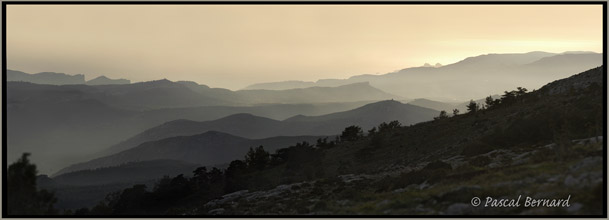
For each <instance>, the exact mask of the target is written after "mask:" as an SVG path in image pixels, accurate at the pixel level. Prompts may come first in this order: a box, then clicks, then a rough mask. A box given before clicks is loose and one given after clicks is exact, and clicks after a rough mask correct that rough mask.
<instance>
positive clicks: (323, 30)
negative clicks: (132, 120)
mask: <svg viewBox="0 0 609 220" xmlns="http://www.w3.org/2000/svg"><path fill="white" fill-rule="evenodd" d="M602 30H603V27H602V6H601V5H594V6H576V5H565V6H550V5H538V6H536V5H523V6H515V5H487V6H475V5H445V6H440V5H374V6H371V5H319V6H318V5H270V6H269V5H243V6H236V5H113V6H110V5H73V6H70V5H40V6H34V5H8V6H7V34H6V36H7V54H8V56H7V59H8V68H9V69H15V70H21V71H25V72H29V73H36V72H43V71H51V72H64V73H68V74H79V73H81V74H85V75H86V78H87V80H88V79H92V78H94V77H97V76H99V75H106V76H108V77H110V78H119V77H120V78H127V79H131V80H132V81H147V80H154V79H161V78H167V79H170V80H191V81H196V82H198V83H201V84H206V85H209V86H212V87H225V88H229V89H240V88H243V87H245V86H247V85H249V84H252V83H257V82H269V81H282V80H307V81H312V80H317V79H320V78H347V77H349V76H353V75H359V74H377V73H378V74H383V73H387V72H392V71H394V70H399V69H403V68H406V67H413V66H421V65H423V64H424V63H431V64H435V63H437V62H439V63H442V64H449V63H454V62H457V61H459V60H462V59H464V58H466V57H468V56H476V55H480V54H487V53H510V52H518V53H520V52H529V51H547V52H564V51H573V50H584V51H595V52H602Z"/></svg>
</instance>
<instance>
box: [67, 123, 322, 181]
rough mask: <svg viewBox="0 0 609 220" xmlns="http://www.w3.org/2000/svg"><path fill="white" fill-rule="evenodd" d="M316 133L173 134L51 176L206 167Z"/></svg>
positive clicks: (271, 149)
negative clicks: (122, 168)
mask: <svg viewBox="0 0 609 220" xmlns="http://www.w3.org/2000/svg"><path fill="white" fill-rule="evenodd" d="M318 138H320V137H318V136H292V137H272V138H266V139H255V140H252V139H247V138H242V137H237V136H233V135H230V134H226V133H222V132H216V131H208V132H205V133H202V134H198V135H192V136H177V137H171V138H165V139H161V140H158V141H150V142H145V143H142V144H140V145H139V146H137V147H134V148H131V149H128V150H125V151H122V152H119V153H116V154H113V155H110V156H106V157H102V158H97V159H94V160H91V161H88V162H85V163H79V164H75V165H72V166H70V167H67V168H65V169H62V170H60V171H59V172H58V173H57V174H55V176H58V177H59V176H61V175H63V174H65V173H70V172H74V171H78V170H89V169H97V168H102V167H113V166H118V165H121V164H125V163H130V162H139V161H150V160H160V159H164V160H178V161H184V162H188V163H196V164H202V165H206V166H210V165H217V164H223V163H228V162H230V161H232V160H235V159H238V158H241V157H242V156H243V155H244V154H245V153H247V151H248V149H249V148H250V147H258V146H264V147H265V149H266V150H268V151H271V152H273V151H275V150H276V149H279V148H284V147H287V146H290V145H293V144H296V143H297V142H302V141H307V142H309V143H313V142H314V141H315V140H317V139H318Z"/></svg>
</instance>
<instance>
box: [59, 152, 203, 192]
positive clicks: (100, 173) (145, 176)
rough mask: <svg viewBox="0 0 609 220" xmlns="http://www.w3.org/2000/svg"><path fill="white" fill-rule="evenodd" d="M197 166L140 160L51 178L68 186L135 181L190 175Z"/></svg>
mask: <svg viewBox="0 0 609 220" xmlns="http://www.w3.org/2000/svg"><path fill="white" fill-rule="evenodd" d="M199 166H201V165H200V164H197V163H190V162H186V161H182V160H166V159H154V160H142V161H137V162H124V163H117V164H115V166H109V167H103V168H102V167H96V168H95V169H87V170H79V171H75V172H69V173H64V174H62V175H58V176H55V177H53V178H52V180H53V182H54V183H55V184H60V185H70V186H87V185H105V184H116V183H137V182H144V181H149V180H155V179H159V178H160V177H163V176H165V175H167V176H176V175H179V174H185V175H187V176H190V175H191V174H192V171H193V170H194V169H196V168H197V167H199Z"/></svg>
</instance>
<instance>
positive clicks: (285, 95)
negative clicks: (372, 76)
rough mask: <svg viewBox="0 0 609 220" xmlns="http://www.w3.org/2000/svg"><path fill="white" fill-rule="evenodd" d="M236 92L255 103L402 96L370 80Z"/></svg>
mask: <svg viewBox="0 0 609 220" xmlns="http://www.w3.org/2000/svg"><path fill="white" fill-rule="evenodd" d="M236 93H237V94H239V95H240V96H242V97H243V98H244V99H246V100H250V101H251V102H253V103H320V102H355V101H368V100H383V99H392V98H396V99H397V98H400V97H398V96H395V95H392V94H388V93H386V92H383V91H381V90H379V89H377V88H374V87H372V86H370V83H368V82H360V83H353V84H348V85H341V86H337V87H309V88H304V89H289V90H279V91H276V90H239V91H237V92H236Z"/></svg>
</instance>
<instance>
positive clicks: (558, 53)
mask: <svg viewBox="0 0 609 220" xmlns="http://www.w3.org/2000/svg"><path fill="white" fill-rule="evenodd" d="M530 53H549V54H555V55H565V54H590V53H592V54H603V52H602V51H601V52H596V51H586V50H570V51H564V52H548V51H542V50H534V51H529V52H510V53H484V54H479V55H473V56H467V57H465V58H462V59H460V60H459V61H456V62H454V63H449V64H442V63H439V62H426V63H424V64H422V65H420V66H410V67H404V68H401V69H398V70H394V71H391V72H386V73H376V74H359V75H352V76H349V77H347V78H320V79H317V80H315V81H306V80H297V79H294V80H281V81H267V82H257V83H252V84H249V85H248V86H246V87H243V88H241V89H235V90H233V89H228V88H225V87H212V86H210V85H209V84H206V83H200V82H196V81H193V80H170V79H167V78H162V79H152V80H142V81H133V80H131V79H128V78H124V77H123V78H110V77H107V76H106V75H103V74H101V75H98V76H94V77H88V76H87V73H76V74H69V73H64V72H54V71H43V72H38V73H28V72H24V71H21V70H17V69H12V68H9V67H7V69H6V70H5V71H8V70H10V71H18V72H22V73H26V74H29V75H36V74H41V73H54V74H63V75H66V76H79V75H82V76H83V77H84V81H85V82H88V81H91V80H94V79H97V78H100V77H105V78H107V79H110V80H128V81H130V83H126V84H135V83H146V82H154V81H163V80H167V81H170V82H194V83H196V84H198V85H204V86H208V87H210V88H220V89H228V90H231V91H239V90H244V89H245V88H247V87H249V86H252V85H257V84H265V83H283V82H302V83H317V82H319V81H321V80H347V79H350V78H351V77H354V76H364V75H372V76H382V75H386V74H391V73H396V72H399V71H402V70H405V69H411V68H441V67H445V66H449V65H453V64H457V63H459V62H462V61H464V60H466V59H468V58H474V57H480V56H488V55H508V54H530ZM432 63H436V64H432ZM426 64H431V65H430V66H426ZM437 64H440V65H441V66H439V67H436V66H435V65H437ZM87 78H91V79H89V80H87ZM7 82H8V81H7Z"/></svg>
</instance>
